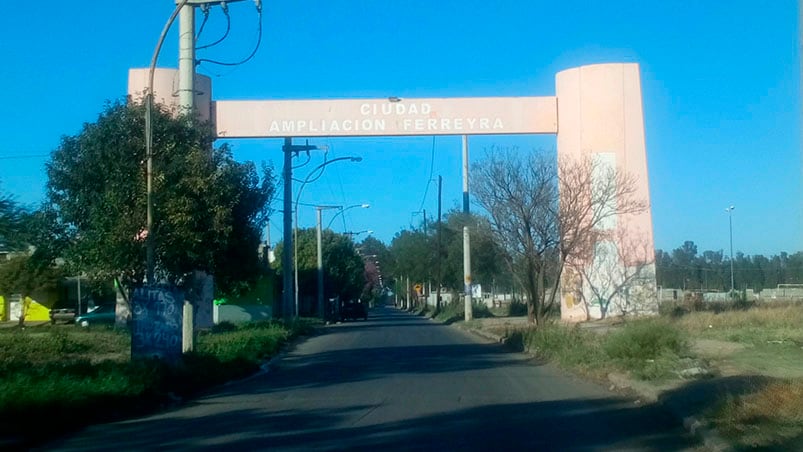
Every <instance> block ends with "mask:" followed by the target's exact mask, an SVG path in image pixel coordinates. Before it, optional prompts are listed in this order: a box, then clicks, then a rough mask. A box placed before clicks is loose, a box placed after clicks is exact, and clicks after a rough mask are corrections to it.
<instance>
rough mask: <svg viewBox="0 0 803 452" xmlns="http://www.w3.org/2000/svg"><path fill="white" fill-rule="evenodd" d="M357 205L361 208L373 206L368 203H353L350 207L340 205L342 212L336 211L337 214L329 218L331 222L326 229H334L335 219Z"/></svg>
mask: <svg viewBox="0 0 803 452" xmlns="http://www.w3.org/2000/svg"><path fill="white" fill-rule="evenodd" d="M355 207H360V208H362V209H367V208H369V207H371V205H370V204H367V203H366V204H352V205H350V206H348V207H343V206H338V208H339V209H340V212H338V213H336V214H335V215H334V216H333V217H332V219H331V220H329V224H327V225H326V229H332V223H334V222H335V219H336V218H337V217H338V216H340V215H343V213H344V212H345V211H347V210H349V209H353V208H355Z"/></svg>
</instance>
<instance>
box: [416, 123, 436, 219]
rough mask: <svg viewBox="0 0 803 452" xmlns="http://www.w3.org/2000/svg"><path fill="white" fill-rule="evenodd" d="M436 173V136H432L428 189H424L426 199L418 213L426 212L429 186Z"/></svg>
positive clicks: (422, 201) (419, 207)
mask: <svg viewBox="0 0 803 452" xmlns="http://www.w3.org/2000/svg"><path fill="white" fill-rule="evenodd" d="M434 171H435V135H432V153H431V155H430V157H429V177H427V187H426V188H425V189H424V198H423V199H421V205H420V206H418V211H419V212H421V211H422V210H424V203H425V202H426V201H427V194H428V193H429V185H430V184H431V183H432V174H433V173H434Z"/></svg>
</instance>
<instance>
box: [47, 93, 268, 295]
mask: <svg viewBox="0 0 803 452" xmlns="http://www.w3.org/2000/svg"><path fill="white" fill-rule="evenodd" d="M153 118H154V119H153V143H154V164H153V166H154V175H153V185H154V226H153V230H152V231H150V232H151V233H152V234H153V236H154V242H155V249H156V265H157V273H158V275H159V276H158V277H159V278H160V279H163V280H167V281H169V282H173V283H175V282H177V281H179V280H180V279H181V278H182V277H183V276H184V275H185V274H187V273H188V272H190V271H193V270H204V271H207V272H209V273H212V274H214V275H215V280H216V285H217V286H218V288H219V289H220V290H222V291H223V292H227V291H231V290H236V289H237V288H238V285H240V284H242V283H244V282H248V281H252V280H253V279H254V278H255V277H256V275H257V274H258V272H259V265H258V256H257V246H258V244H259V237H260V231H261V228H262V225H263V224H264V221H265V220H266V218H267V213H268V205H269V202H270V199H271V197H272V196H273V193H274V175H273V172H272V170H271V168H269V167H263V170H262V175H261V177H260V175H258V173H257V169H256V166H255V165H254V164H253V163H251V162H247V163H239V162H236V161H235V160H234V159H233V157H232V155H231V151H230V149H229V148H228V147H227V146H226V145H223V146H219V147H217V148H216V147H214V146H213V140H214V135H213V133H212V129H211V128H210V127H209V125H208V124H201V123H199V122H198V121H194V120H190V119H189V118H186V117H178V118H176V117H174V116H171V114H170V113H169V112H167V111H165V110H163V109H159V108H157V109H155V110H154V116H153ZM143 130H144V107H143V106H141V105H126V104H124V103H121V102H116V103H111V104H109V105H107V106H106V108H105V109H104V111H103V112H102V113H101V114H100V116H99V117H98V120H97V121H96V122H94V123H89V124H84V126H83V128H82V130H81V132H80V133H79V134H77V135H74V136H66V137H63V138H62V140H61V143H60V145H59V146H58V148H57V149H56V150H55V151H54V152H53V153H52V157H51V160H50V161H49V162H48V163H47V166H46V168H47V175H48V201H49V203H50V207H51V208H52V211H53V212H54V213H55V216H56V223H58V224H59V225H61V226H62V229H61V230H62V231H63V234H64V236H65V238H66V240H67V241H68V242H69V244H70V245H69V247H68V248H67V250H66V257H67V258H68V260H69V261H70V262H72V263H74V264H75V265H76V266H77V267H78V268H79V269H80V270H82V271H85V272H87V273H90V274H91V275H93V276H98V277H114V278H118V277H119V278H121V281H122V282H123V283H124V284H126V285H129V286H130V285H133V284H139V283H142V282H143V280H144V276H145V240H144V239H143V237H144V235H146V234H147V233H148V232H149V231H146V230H145V224H146V222H145V216H146V174H145V160H146V158H145V157H146V156H145V143H144V133H143Z"/></svg>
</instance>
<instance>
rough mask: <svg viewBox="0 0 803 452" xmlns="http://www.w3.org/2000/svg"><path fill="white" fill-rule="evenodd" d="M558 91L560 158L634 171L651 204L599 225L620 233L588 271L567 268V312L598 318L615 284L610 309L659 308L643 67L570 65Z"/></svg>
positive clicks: (570, 317)
mask: <svg viewBox="0 0 803 452" xmlns="http://www.w3.org/2000/svg"><path fill="white" fill-rule="evenodd" d="M556 94H557V99H558V157H559V159H567V158H568V159H573V160H574V159H578V160H579V159H591V160H593V161H595V162H596V164H601V165H602V166H604V167H609V168H611V169H615V170H616V171H617V172H620V171H625V172H627V173H628V174H630V175H632V176H634V177H635V178H636V190H637V196H638V198H640V199H642V200H643V201H645V202H646V203H647V206H648V207H647V210H646V211H644V212H642V213H639V214H633V215H630V214H629V215H621V216H618V217H616V218H612V219H610V221H606V222H604V223H603V224H602V225H601V226H600V228H603V229H606V230H609V231H610V236H611V237H615V239H613V240H610V241H608V242H609V243H598V244H597V245H596V246H595V247H594V258H592V259H591V261H588V262H584V263H582V264H581V265H583V266H584V268H583V269H580V268H571V266H569V268H567V269H566V270H565V273H564V277H563V279H562V283H561V286H562V287H561V318H562V319H563V320H567V321H582V320H586V319H587V318H591V319H593V318H599V316H600V310H599V307H598V306H595V304H594V302H595V300H596V299H598V298H599V297H600V295H602V296H603V298H604V296H605V294H606V293H609V294H610V293H611V291H614V290H617V291H619V292H620V293H618V294H615V295H613V296H612V297H611V299H612V300H613V302H612V303H611V305H610V309H609V315H621V314H624V313H648V312H653V311H655V309H656V307H657V305H656V297H655V267H654V260H655V257H654V244H653V235H652V215H651V211H650V208H649V199H650V192H649V183H648V177H647V152H646V147H645V142H644V115H643V111H642V100H641V83H640V78H639V67H638V65H637V64H621V63H613V64H597V65H591V66H582V67H578V68H573V69H569V70H565V71H562V72H560V73H558V74H557V76H556ZM625 242H627V243H625ZM603 255H605V256H607V257H603ZM612 256H614V258H613V259H612ZM580 270H583V271H580ZM636 273H637V274H636ZM606 291H607V292H606Z"/></svg>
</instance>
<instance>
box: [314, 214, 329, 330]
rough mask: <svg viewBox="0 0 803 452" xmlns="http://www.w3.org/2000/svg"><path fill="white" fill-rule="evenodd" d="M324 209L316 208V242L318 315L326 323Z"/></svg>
mask: <svg viewBox="0 0 803 452" xmlns="http://www.w3.org/2000/svg"><path fill="white" fill-rule="evenodd" d="M322 210H323V208H322V207H320V206H317V207H315V214H316V217H317V220H318V222H317V223H316V225H317V227H316V228H315V242H316V246H317V250H318V315H319V316H321V320H323V321H324V322H325V321H326V315H325V312H324V309H323V306H324V303H323V238H322V237H321V236H322V235H323V234H322V231H321V216H322Z"/></svg>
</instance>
